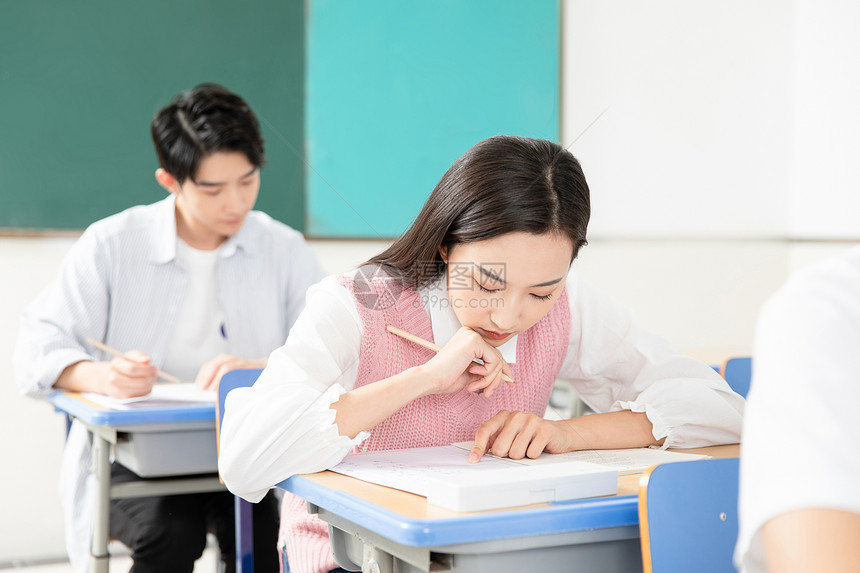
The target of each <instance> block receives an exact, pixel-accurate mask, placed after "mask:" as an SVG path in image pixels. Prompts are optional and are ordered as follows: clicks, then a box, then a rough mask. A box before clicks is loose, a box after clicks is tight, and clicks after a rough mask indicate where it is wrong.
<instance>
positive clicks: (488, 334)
mask: <svg viewBox="0 0 860 573" xmlns="http://www.w3.org/2000/svg"><path fill="white" fill-rule="evenodd" d="M481 332H482V333H483V334H484V336H486V337H487V338H492V339H493V340H504V339H505V338H507V337H509V336H510V335H511V334H513V333H512V332H493V331H492V330H484V329H483V328H482V329H481Z"/></svg>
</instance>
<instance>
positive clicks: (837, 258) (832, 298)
mask: <svg viewBox="0 0 860 573" xmlns="http://www.w3.org/2000/svg"><path fill="white" fill-rule="evenodd" d="M765 309H766V310H767V311H768V312H769V313H774V312H779V313H789V314H795V315H796V314H798V313H803V314H804V315H810V316H819V317H822V318H823V317H824V316H825V315H830V314H833V313H836V314H840V315H845V314H852V315H857V316H860V247H854V248H852V249H849V250H847V251H844V252H842V253H839V254H837V255H833V256H830V257H828V258H826V259H822V260H820V261H817V262H815V263H812V264H810V265H807V266H805V267H803V268H801V269H799V270H797V271H794V272H793V273H792V274H791V275H790V276H789V279H788V280H787V281H786V282H785V284H784V285H782V286H781V287H780V288H779V289H778V290H777V291H776V292H775V293H774V294H773V295H772V296H771V297H770V299H769V300H768V301H767V303H766V305H765Z"/></svg>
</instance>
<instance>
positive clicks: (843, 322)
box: [735, 247, 860, 573]
mask: <svg viewBox="0 0 860 573" xmlns="http://www.w3.org/2000/svg"><path fill="white" fill-rule="evenodd" d="M858 349H860V247H855V248H853V249H850V250H848V251H846V252H845V253H842V254H840V255H838V256H834V257H832V258H829V259H827V260H824V261H821V262H819V263H817V264H815V265H812V266H811V267H808V268H806V269H803V270H802V271H799V272H797V273H795V274H794V275H793V276H792V277H791V279H790V280H789V281H788V282H787V283H786V284H785V285H784V286H783V287H782V288H781V289H780V290H779V291H778V292H777V293H776V294H775V295H774V296H773V297H771V299H770V300H769V301H768V302H767V304H766V305H765V306H764V308H763V310H762V312H761V314H760V315H759V319H758V325H757V331H756V337H755V346H754V352H753V359H754V362H753V378H752V386H751V390H750V394H749V402H748V406H747V410H746V414H745V418H744V429H743V449H742V451H741V479H740V508H739V517H740V531H739V536H738V547H737V549H736V553H735V556H736V561H737V563H738V565H739V566H740V568H741V570H742V571H744V572H745V573H764V572H765V571H769V572H773V573H775V572H779V573H794V572H797V573H801V572H802V573H806V572H808V571H815V572H816V573H822V572H828V573H829V572H837V571H838V572H846V573H847V572H849V571H850V572H855V571H860V488H858V476H860V455H859V454H858V442H860V415H858V412H857V406H858V404H860V377H858V372H860V368H858V365H857V354H858Z"/></svg>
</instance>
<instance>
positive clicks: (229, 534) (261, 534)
mask: <svg viewBox="0 0 860 573" xmlns="http://www.w3.org/2000/svg"><path fill="white" fill-rule="evenodd" d="M139 479H141V478H140V477H138V476H137V475H136V474H135V473H134V472H132V471H131V470H129V469H128V468H126V467H124V466H122V465H120V464H116V463H114V464H112V466H111V482H112V483H119V482H126V481H135V480H139ZM233 504H234V501H233V494H231V493H229V492H212V493H195V494H184V495H166V496H161V497H140V498H130V499H115V500H111V503H110V535H111V537H113V538H115V539H119V540H120V541H122V542H123V543H125V544H126V545H127V546H128V547H129V548H130V549H131V551H132V555H131V557H132V559H133V560H134V565H133V566H132V568H131V573H150V572H152V573H171V572H174V571H175V572H176V573H185V572H187V573H191V572H192V571H193V570H194V561H196V560H197V559H198V558H199V557H200V556H201V555H202V554H203V550H204V549H205V548H206V534H207V533H213V534H215V536H216V537H217V538H218V546H219V548H220V551H221V562H222V567H220V568H219V569H220V570H221V571H226V572H227V573H233V572H235V570H236V538H235V529H234V520H233V515H234V505H233ZM253 522H254V571H255V572H258V573H269V572H277V571H278V569H279V566H278V552H277V548H276V544H277V538H278V522H279V521H278V503H277V500H276V499H275V496H274V493H273V492H269V493H268V494H267V495H266V497H265V498H263V500H262V501H261V502H260V503H258V504H255V505H254V510H253Z"/></svg>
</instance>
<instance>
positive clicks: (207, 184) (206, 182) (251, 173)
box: [192, 167, 258, 187]
mask: <svg viewBox="0 0 860 573" xmlns="http://www.w3.org/2000/svg"><path fill="white" fill-rule="evenodd" d="M257 169H258V168H257V167H254V168H253V169H251V170H250V171H248V172H247V173H245V174H244V175H242V176H241V177H239V179H245V178H246V177H250V176H251V175H253V174H254V172H255V171H256V170H257ZM192 181H194V180H193V179H192ZM194 183H196V184H197V185H200V186H201V187H218V186H219V185H224V183H213V182H211V181H194Z"/></svg>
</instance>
